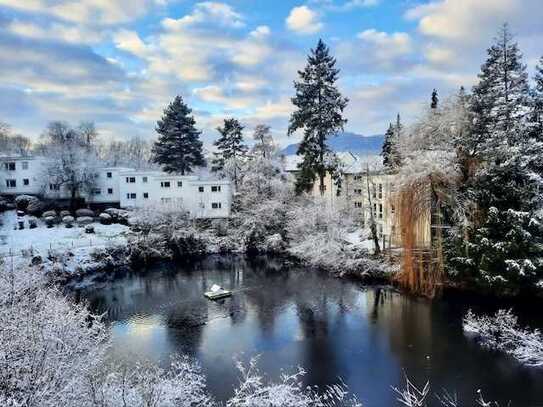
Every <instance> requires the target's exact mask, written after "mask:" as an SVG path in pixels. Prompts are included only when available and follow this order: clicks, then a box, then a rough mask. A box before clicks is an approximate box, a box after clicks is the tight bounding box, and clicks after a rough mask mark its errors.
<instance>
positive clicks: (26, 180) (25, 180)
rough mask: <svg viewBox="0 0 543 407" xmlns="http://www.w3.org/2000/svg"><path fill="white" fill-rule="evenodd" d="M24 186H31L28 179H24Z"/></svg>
mask: <svg viewBox="0 0 543 407" xmlns="http://www.w3.org/2000/svg"><path fill="white" fill-rule="evenodd" d="M23 185H26V186H28V185H30V180H29V179H28V178H23Z"/></svg>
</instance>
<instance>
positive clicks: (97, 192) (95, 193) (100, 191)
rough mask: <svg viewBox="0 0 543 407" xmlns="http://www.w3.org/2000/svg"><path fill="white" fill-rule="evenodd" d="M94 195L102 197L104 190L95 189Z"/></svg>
mask: <svg viewBox="0 0 543 407" xmlns="http://www.w3.org/2000/svg"><path fill="white" fill-rule="evenodd" d="M92 194H93V195H101V194H102V190H101V189H100V188H94V189H93V190H92Z"/></svg>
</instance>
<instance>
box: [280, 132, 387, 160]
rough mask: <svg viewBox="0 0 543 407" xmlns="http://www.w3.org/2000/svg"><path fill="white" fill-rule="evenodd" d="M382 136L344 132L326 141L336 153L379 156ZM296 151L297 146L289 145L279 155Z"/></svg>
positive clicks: (291, 153)
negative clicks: (348, 152)
mask: <svg viewBox="0 0 543 407" xmlns="http://www.w3.org/2000/svg"><path fill="white" fill-rule="evenodd" d="M383 140H384V136H383V135H374V136H367V137H365V136H362V135H360V134H356V133H349V132H344V133H340V134H338V135H337V136H336V137H332V138H331V139H330V140H328V145H329V146H330V148H331V149H332V150H334V151H336V152H340V151H351V152H353V153H356V154H364V155H365V154H379V153H380V152H381V147H382V145H383ZM297 150H298V144H290V145H288V146H287V147H285V148H284V149H283V150H281V154H284V155H293V154H296V151H297Z"/></svg>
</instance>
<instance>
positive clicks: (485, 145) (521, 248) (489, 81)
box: [450, 26, 543, 290]
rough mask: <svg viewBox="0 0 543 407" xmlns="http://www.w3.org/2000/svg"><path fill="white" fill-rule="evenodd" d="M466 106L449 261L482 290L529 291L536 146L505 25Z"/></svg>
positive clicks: (537, 251)
mask: <svg viewBox="0 0 543 407" xmlns="http://www.w3.org/2000/svg"><path fill="white" fill-rule="evenodd" d="M470 101H471V106H470V107H471V114H472V115H473V117H474V119H475V120H474V122H473V126H472V127H471V129H470V131H469V132H467V133H466V134H464V137H463V138H462V139H461V140H460V143H459V144H460V145H462V149H463V150H462V151H463V153H464V156H467V157H471V164H470V167H471V170H470V171H469V174H468V177H467V179H466V180H465V181H466V182H464V188H463V189H461V190H462V192H463V194H464V203H463V206H464V208H466V216H465V217H464V219H463V220H459V224H461V225H462V226H461V229H462V230H461V232H459V233H458V234H457V235H456V242H457V245H458V248H457V252H456V256H452V257H451V258H450V262H451V264H452V265H453V266H454V267H455V268H456V271H457V272H459V273H463V272H467V273H469V274H470V275H471V276H472V277H473V276H475V278H476V280H477V281H478V282H480V283H483V284H488V285H492V286H494V287H496V286H500V287H501V288H507V289H517V290H518V289H520V288H522V287H529V286H533V283H534V282H536V281H538V280H539V279H540V278H541V276H542V273H543V250H542V248H541V245H540V244H539V242H540V241H541V239H542V232H543V230H542V229H541V224H542V222H543V219H542V218H541V216H540V212H539V210H540V208H541V195H540V191H541V190H542V188H543V184H542V181H543V178H542V177H541V175H542V173H543V172H542V169H543V165H542V162H541V157H542V155H543V144H542V143H541V142H540V141H539V140H538V139H536V138H534V136H533V133H532V132H531V131H530V129H531V127H530V123H529V116H530V115H529V113H530V90H529V86H528V80H527V74H526V67H525V66H524V64H523V63H522V55H521V53H520V51H519V49H518V46H517V44H516V43H515V42H514V41H513V38H512V36H511V34H510V33H509V31H508V28H507V26H504V27H503V28H502V29H501V30H500V32H499V36H498V38H497V39H496V42H495V44H493V45H492V46H491V47H490V48H489V49H488V58H487V61H486V62H485V63H484V64H483V65H482V67H481V73H480V74H479V83H478V84H477V85H476V86H475V87H474V89H473V95H472V96H471V97H470ZM463 275H464V274H463ZM464 276H465V275H464Z"/></svg>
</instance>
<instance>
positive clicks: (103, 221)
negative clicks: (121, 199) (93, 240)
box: [98, 213, 112, 225]
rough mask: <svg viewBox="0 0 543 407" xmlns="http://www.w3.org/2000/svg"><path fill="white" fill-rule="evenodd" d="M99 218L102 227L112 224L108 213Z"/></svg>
mask: <svg viewBox="0 0 543 407" xmlns="http://www.w3.org/2000/svg"><path fill="white" fill-rule="evenodd" d="M98 218H99V219H100V223H101V224H102V225H109V224H111V221H112V219H111V215H108V214H107V213H101V214H100V215H99V216H98Z"/></svg>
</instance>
